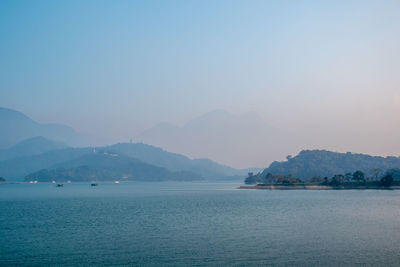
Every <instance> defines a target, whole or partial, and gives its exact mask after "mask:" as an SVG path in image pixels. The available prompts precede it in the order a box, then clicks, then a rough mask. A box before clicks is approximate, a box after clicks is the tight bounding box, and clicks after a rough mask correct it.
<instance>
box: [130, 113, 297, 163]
mask: <svg viewBox="0 0 400 267" xmlns="http://www.w3.org/2000/svg"><path fill="white" fill-rule="evenodd" d="M138 139H139V140H143V141H144V142H145V143H149V144H152V145H155V146H160V147H164V148H165V149H167V150H170V151H175V152H177V153H182V154H185V155H189V156H191V157H205V158H210V159H213V160H216V161H218V162H222V163H225V164H232V165H233V166H239V167H242V168H246V167H249V166H251V164H254V162H258V163H259V164H260V165H262V162H263V164H266V163H267V162H271V161H273V160H276V159H280V158H284V157H285V156H286V155H287V153H290V152H291V151H292V150H293V149H294V144H293V142H292V139H291V138H290V137H289V134H288V133H285V132H283V131H280V130H278V129H274V128H272V127H270V126H269V125H268V124H267V123H265V122H264V120H263V119H262V118H260V117H259V116H258V115H257V114H256V113H250V112H249V113H244V114H240V115H234V114H232V113H229V112H227V111H224V110H214V111H212V112H209V113H206V114H204V115H202V116H200V117H197V118H194V119H192V120H190V121H188V122H187V123H185V124H184V125H182V126H177V125H174V124H170V123H160V124H158V125H156V126H154V127H152V128H150V129H148V130H146V131H144V132H142V133H141V134H140V135H139V137H138Z"/></svg>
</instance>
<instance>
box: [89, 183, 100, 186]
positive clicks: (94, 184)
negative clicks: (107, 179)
mask: <svg viewBox="0 0 400 267" xmlns="http://www.w3.org/2000/svg"><path fill="white" fill-rule="evenodd" d="M90 185H91V186H98V185H99V184H96V183H92V184H90Z"/></svg>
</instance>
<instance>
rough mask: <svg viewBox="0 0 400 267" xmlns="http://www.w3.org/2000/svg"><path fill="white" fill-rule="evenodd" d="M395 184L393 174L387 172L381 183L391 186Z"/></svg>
mask: <svg viewBox="0 0 400 267" xmlns="http://www.w3.org/2000/svg"><path fill="white" fill-rule="evenodd" d="M392 184H393V176H392V175H391V174H386V175H385V176H384V177H382V179H381V185H383V186H386V187H389V186H391V185H392Z"/></svg>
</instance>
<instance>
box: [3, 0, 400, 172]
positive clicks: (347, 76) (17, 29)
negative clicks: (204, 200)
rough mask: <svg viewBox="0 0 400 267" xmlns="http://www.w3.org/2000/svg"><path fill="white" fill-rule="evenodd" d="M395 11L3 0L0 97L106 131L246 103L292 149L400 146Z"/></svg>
mask: <svg viewBox="0 0 400 267" xmlns="http://www.w3.org/2000/svg"><path fill="white" fill-rule="evenodd" d="M398 14H400V2H399V1H386V0H383V1H381V0H379V1H378V0H376V1H368V0H367V1H352V0H346V1H234V0H232V1H223V0H221V1H173V0H171V1H90V0H87V1H40V0H39V1H6V0H5V1H1V2H0V106H2V107H7V108H12V109H16V110H19V111H21V112H23V113H25V114H27V115H29V116H30V117H32V118H33V119H35V120H37V121H39V122H43V123H50V122H58V123H63V124H67V125H70V126H71V127H74V128H75V129H77V130H79V131H82V132H86V133H89V134H93V135H97V136H102V137H105V138H108V140H110V141H112V142H114V141H124V140H125V141H126V140H129V139H130V138H131V137H132V136H135V135H137V134H139V133H141V132H142V131H143V130H146V129H148V128H150V127H152V126H153V125H155V124H157V123H159V122H170V123H174V124H177V125H182V124H184V123H186V122H187V121H189V120H191V119H192V118H194V117H196V116H200V115H202V114H204V113H207V112H209V111H211V110H215V109H223V110H227V111H229V112H232V113H234V114H242V113H246V112H256V113H257V114H259V115H260V116H261V117H262V118H263V120H264V121H265V122H266V123H267V124H268V125H270V126H271V127H274V128H277V129H282V130H285V131H291V132H295V133H296V134H297V135H299V136H302V137H303V139H302V140H303V141H302V144H301V146H302V148H326V149H331V150H335V151H343V152H344V151H354V152H363V153H371V154H377V155H400V147H399V145H398V144H397V143H398V139H397V137H398V136H399V135H400V75H399V73H400V53H399V47H400V16H399V15H398ZM295 153H296V151H293V154H295ZM199 156H201V155H199ZM243 160H245V159H243ZM261 160H262V159H260V161H259V162H253V163H254V164H255V165H257V164H258V165H259V164H260V162H261ZM226 163H227V164H229V163H231V162H226ZM246 164H252V162H250V161H249V162H246Z"/></svg>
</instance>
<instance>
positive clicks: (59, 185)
mask: <svg viewBox="0 0 400 267" xmlns="http://www.w3.org/2000/svg"><path fill="white" fill-rule="evenodd" d="M56 186H57V187H64V184H57V185H56Z"/></svg>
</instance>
